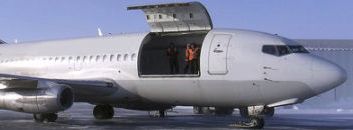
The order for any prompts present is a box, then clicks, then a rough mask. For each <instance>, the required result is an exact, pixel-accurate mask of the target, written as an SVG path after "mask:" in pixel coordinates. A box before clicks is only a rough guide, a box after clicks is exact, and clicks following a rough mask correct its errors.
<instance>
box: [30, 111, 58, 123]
mask: <svg viewBox="0 0 353 130" xmlns="http://www.w3.org/2000/svg"><path fill="white" fill-rule="evenodd" d="M33 119H34V121H36V122H39V123H42V122H55V121H56V120H57V119H58V115H57V114H55V113H47V114H33Z"/></svg>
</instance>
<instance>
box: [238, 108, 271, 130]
mask: <svg viewBox="0 0 353 130" xmlns="http://www.w3.org/2000/svg"><path fill="white" fill-rule="evenodd" d="M240 114H241V116H242V117H246V118H248V120H247V121H241V122H237V123H236V124H234V127H237V128H250V129H262V128H263V127H264V125H265V121H264V116H266V115H269V116H271V115H272V116H273V114H274V108H268V107H265V106H250V107H247V108H241V109H240Z"/></svg>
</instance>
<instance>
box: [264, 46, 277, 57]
mask: <svg viewBox="0 0 353 130" xmlns="http://www.w3.org/2000/svg"><path fill="white" fill-rule="evenodd" d="M262 52H263V53H266V54H270V55H275V56H278V55H277V50H276V46H274V45H264V46H263V47H262Z"/></svg>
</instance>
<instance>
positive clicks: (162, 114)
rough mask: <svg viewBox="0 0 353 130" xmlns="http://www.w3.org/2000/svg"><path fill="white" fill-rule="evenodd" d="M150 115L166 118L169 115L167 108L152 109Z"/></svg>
mask: <svg viewBox="0 0 353 130" xmlns="http://www.w3.org/2000/svg"><path fill="white" fill-rule="evenodd" d="M148 114H149V115H150V117H157V118H164V117H166V116H167V110H166V109H161V110H157V111H150V112H148Z"/></svg>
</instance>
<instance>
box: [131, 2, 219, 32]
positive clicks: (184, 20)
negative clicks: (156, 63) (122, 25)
mask: <svg viewBox="0 0 353 130" xmlns="http://www.w3.org/2000/svg"><path fill="white" fill-rule="evenodd" d="M127 9H128V10H142V11H143V12H144V13H145V15H146V20H147V23H148V24H149V26H150V27H151V32H189V31H209V30H211V29H212V28H213V25H212V21H211V18H210V15H209V14H208V12H207V10H206V8H205V7H204V6H203V5H202V4H201V3H199V2H189V3H169V4H155V5H142V6H130V7H128V8H127Z"/></svg>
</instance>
